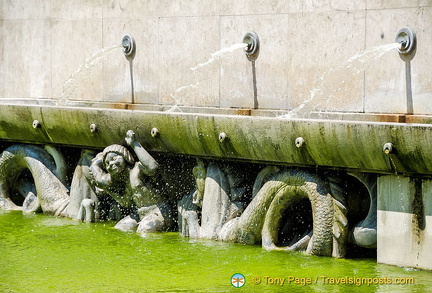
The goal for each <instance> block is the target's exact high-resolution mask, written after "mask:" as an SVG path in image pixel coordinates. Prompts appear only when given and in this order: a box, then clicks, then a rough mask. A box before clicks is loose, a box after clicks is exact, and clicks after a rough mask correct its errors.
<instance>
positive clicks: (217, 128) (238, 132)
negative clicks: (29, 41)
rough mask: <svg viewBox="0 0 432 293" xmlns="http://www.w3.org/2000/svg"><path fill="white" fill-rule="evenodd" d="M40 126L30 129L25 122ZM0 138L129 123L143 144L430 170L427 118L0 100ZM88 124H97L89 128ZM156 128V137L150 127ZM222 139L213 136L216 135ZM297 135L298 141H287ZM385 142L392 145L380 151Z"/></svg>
mask: <svg viewBox="0 0 432 293" xmlns="http://www.w3.org/2000/svg"><path fill="white" fill-rule="evenodd" d="M34 120H38V121H40V123H41V126H40V127H38V128H33V121H34ZM0 121H1V122H0V139H2V140H10V141H21V142H28V143H54V144H61V145H70V146H78V147H86V148H89V147H90V148H91V147H93V148H103V147H105V146H107V145H110V144H116V143H118V144H122V143H124V133H126V131H127V130H129V129H132V130H133V131H134V132H135V133H136V135H137V139H138V140H139V141H140V142H141V143H142V145H143V146H144V147H145V148H146V149H148V150H149V151H156V152H169V153H175V154H185V155H194V156H203V157H220V158H224V159H240V160H246V161H251V162H272V163H277V164H294V165H302V166H313V167H315V166H324V167H338V168H347V169H354V170H361V171H375V172H378V173H394V172H400V173H405V174H410V173H421V174H432V159H431V156H432V145H431V144H430V141H432V131H431V130H432V125H429V124H404V123H372V122H371V123H368V122H353V121H337V120H336V121H332V120H306V119H305V120H302V119H297V120H294V119H284V118H270V117H248V116H235V115H204V114H187V113H167V112H154V111H152V112H150V111H137V110H113V109H89V108H86V109H85V108H79V107H54V106H48V107H43V106H37V105H36V106H22V105H2V107H0ZM91 124H95V125H96V127H97V130H96V131H95V132H91V131H90V125H91ZM152 128H157V129H158V131H159V133H158V135H157V136H156V137H152V136H151V129H152ZM221 132H224V133H226V135H227V138H226V139H225V140H224V141H223V142H220V141H219V134H220V133H221ZM297 137H303V139H304V141H305V143H304V144H303V146H301V147H300V148H297V147H296V146H295V140H296V138H297ZM387 142H391V143H393V145H394V152H393V153H392V154H390V155H385V154H384V153H383V145H384V144H385V143H387Z"/></svg>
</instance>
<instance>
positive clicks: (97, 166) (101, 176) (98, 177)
mask: <svg viewBox="0 0 432 293" xmlns="http://www.w3.org/2000/svg"><path fill="white" fill-rule="evenodd" d="M102 166H103V158H102V154H101V153H99V154H97V156H96V157H95V158H94V159H93V160H92V162H91V165H90V168H89V173H90V174H91V176H92V177H93V179H94V183H95V185H96V186H97V187H99V188H103V189H105V188H106V187H108V186H109V183H110V182H111V175H110V174H109V173H108V172H105V171H104V170H103V168H102Z"/></svg>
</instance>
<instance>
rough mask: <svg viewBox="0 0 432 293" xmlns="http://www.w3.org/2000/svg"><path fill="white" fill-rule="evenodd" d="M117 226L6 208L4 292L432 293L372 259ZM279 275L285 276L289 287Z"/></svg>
mask: <svg viewBox="0 0 432 293" xmlns="http://www.w3.org/2000/svg"><path fill="white" fill-rule="evenodd" d="M113 226H114V223H111V222H106V223H91V224H83V223H79V222H77V221H73V220H70V219H64V218H54V217H48V216H45V215H39V214H30V215H23V214H22V213H20V212H4V211H0V231H1V232H0V239H1V243H2V245H1V247H0V253H1V255H2V258H1V260H0V274H1V276H2V278H1V281H0V291H2V292H28V291H29V290H31V291H32V292H83V291H84V290H85V291H86V292H181V291H185V292H231V291H234V290H238V289H236V288H234V287H233V286H232V285H231V277H232V276H233V275H234V274H236V273H241V274H243V275H244V276H245V278H246V284H245V287H244V288H243V289H246V290H247V291H248V292H267V291H268V292H277V291H284V292H286V291H287V290H288V291H290V292H297V291H303V290H304V289H305V288H303V287H304V286H302V285H301V284H295V283H294V282H291V283H290V284H288V277H290V276H292V277H295V278H311V279H312V281H313V284H310V285H305V286H306V287H309V290H314V291H319V292H334V290H335V289H337V290H339V291H341V292H348V291H349V292H356V291H357V290H358V291H362V292H364V291H365V292H394V291H398V292H416V291H418V292H425V291H424V290H426V288H430V286H432V280H431V279H430V273H429V272H425V271H420V270H413V269H404V268H399V267H392V266H388V265H381V264H376V261H375V259H372V258H363V259H349V258H348V259H335V258H329V257H324V258H323V257H316V256H309V255H305V254H303V253H299V252H289V253H287V252H276V251H273V252H267V251H265V250H263V249H262V248H261V246H250V245H240V244H230V243H221V242H215V241H211V240H193V239H188V238H184V237H181V236H180V235H179V234H178V233H161V234H159V233H158V234H147V235H146V236H145V237H140V236H139V235H137V234H135V233H123V232H120V231H117V230H115V229H113ZM281 254H283V256H282V257H281ZM357 257H358V256H357ZM266 276H268V277H267V278H266ZM323 276H326V277H328V279H325V278H323ZM254 277H255V278H254ZM257 277H260V280H261V282H260V283H259V284H255V283H254V281H255V282H256V283H258V281H257V280H258V278H257ZM274 278H284V279H285V281H284V285H283V286H280V285H277V284H275V283H274V282H276V280H275V279H274ZM331 278H335V279H337V278H341V279H344V278H345V279H346V280H349V278H353V280H354V278H371V280H372V281H373V280H374V279H375V280H384V278H385V279H386V280H387V279H388V278H390V279H392V280H393V281H394V282H396V278H399V279H398V280H399V281H403V282H411V280H414V284H405V285H395V284H391V285H384V284H382V285H373V284H372V285H370V286H368V285H366V284H364V285H360V286H358V285H355V284H351V285H334V284H331V280H332V279H331ZM316 280H317V283H316V284H315V283H314V282H315V281H316ZM324 280H326V282H327V284H325V283H324ZM329 282H330V283H329ZM271 283H273V284H271Z"/></svg>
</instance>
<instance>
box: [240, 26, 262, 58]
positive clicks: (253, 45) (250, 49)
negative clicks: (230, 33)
mask: <svg viewBox="0 0 432 293" xmlns="http://www.w3.org/2000/svg"><path fill="white" fill-rule="evenodd" d="M243 43H245V44H247V46H246V47H245V48H244V49H243V50H244V52H245V54H246V57H247V58H248V60H249V61H255V60H256V59H257V58H258V55H259V47H260V42H259V38H258V35H257V33H256V32H254V31H250V32H247V33H246V34H245V35H244V37H243Z"/></svg>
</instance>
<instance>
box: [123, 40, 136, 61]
mask: <svg viewBox="0 0 432 293" xmlns="http://www.w3.org/2000/svg"><path fill="white" fill-rule="evenodd" d="M122 47H123V53H124V54H125V56H126V59H128V60H132V59H133V58H134V57H135V48H136V46H135V40H134V38H133V37H132V36H131V35H125V36H124V37H123V39H122Z"/></svg>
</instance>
